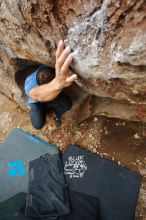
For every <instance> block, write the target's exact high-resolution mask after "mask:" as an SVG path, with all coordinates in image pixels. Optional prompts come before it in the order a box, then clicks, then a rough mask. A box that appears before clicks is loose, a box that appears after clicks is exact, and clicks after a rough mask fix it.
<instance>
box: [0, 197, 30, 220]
mask: <svg viewBox="0 0 146 220" xmlns="http://www.w3.org/2000/svg"><path fill="white" fill-rule="evenodd" d="M25 198H26V194H25V193H18V194H17V195H15V196H13V197H11V198H9V199H7V200H5V201H4V202H2V203H0V219H1V220H32V218H27V217H25V216H24V212H23V211H22V207H23V205H24V203H25Z"/></svg>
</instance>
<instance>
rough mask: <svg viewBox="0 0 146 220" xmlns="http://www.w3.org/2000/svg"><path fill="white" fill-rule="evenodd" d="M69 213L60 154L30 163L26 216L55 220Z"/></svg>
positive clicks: (46, 156)
mask: <svg viewBox="0 0 146 220" xmlns="http://www.w3.org/2000/svg"><path fill="white" fill-rule="evenodd" d="M69 213H70V204H69V196H68V190H67V185H66V182H65V179H64V173H63V168H62V164H61V160H60V154H54V155H49V154H46V155H43V156H41V157H39V158H38V159H35V160H33V161H31V162H30V163H29V187H28V194H27V197H26V207H25V214H26V216H30V217H40V219H42V220H49V219H50V220H51V219H53V220H55V219H57V217H58V216H63V215H66V214H69Z"/></svg>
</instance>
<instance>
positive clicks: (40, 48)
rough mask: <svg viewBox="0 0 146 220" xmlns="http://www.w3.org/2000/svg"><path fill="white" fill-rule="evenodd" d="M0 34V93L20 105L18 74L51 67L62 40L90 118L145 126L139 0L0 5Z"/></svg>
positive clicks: (6, 1) (145, 29)
mask: <svg viewBox="0 0 146 220" xmlns="http://www.w3.org/2000/svg"><path fill="white" fill-rule="evenodd" d="M0 30H1V31H0V63H1V68H0V69H1V70H0V90H1V92H3V93H4V94H6V95H7V96H9V97H10V98H12V99H14V100H15V101H16V102H18V103H19V104H21V105H22V106H24V104H25V103H24V99H22V97H21V96H22V91H21V89H22V87H21V89H20V86H19V87H18V84H19V83H20V82H18V81H19V80H20V81H21V79H23V78H24V71H21V70H23V69H24V68H25V72H27V70H26V68H27V67H29V66H31V65H34V64H39V63H44V64H47V65H49V66H54V64H55V57H54V55H55V50H56V45H57V43H58V41H59V39H61V38H62V39H64V40H65V44H66V45H70V46H71V48H72V54H73V56H74V63H73V64H72V66H71V70H72V71H73V72H76V73H77V74H78V75H79V79H78V85H79V86H81V87H82V88H83V89H84V90H85V91H86V92H87V93H89V95H93V97H92V98H91V101H90V105H91V109H92V112H91V114H93V115H96V114H97V115H98V114H102V115H106V116H109V117H120V118H123V119H130V120H141V121H145V122H146V1H145V0H139V1H137V0H128V1H124V0H104V1H100V0H75V1H71V0H69V1H61V0H58V1H56V0H55V1H54V0H29V1H28V0H18V1H15V0H11V1H10V0H0ZM16 73H19V80H18V81H17V83H16V81H15V78H16V77H15V74H16ZM98 101H99V102H98ZM88 116H89V115H88Z"/></svg>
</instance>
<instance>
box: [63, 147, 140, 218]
mask: <svg viewBox="0 0 146 220" xmlns="http://www.w3.org/2000/svg"><path fill="white" fill-rule="evenodd" d="M62 161H63V166H64V173H65V178H66V181H67V183H68V186H69V189H70V190H73V191H76V192H80V193H83V194H86V195H91V196H95V197H97V198H98V199H99V216H100V217H99V219H100V220H133V219H134V215H135V208H136V203H137V197H138V192H139V188H140V176H139V175H138V174H137V173H135V172H132V171H130V170H128V169H125V168H122V167H121V166H119V165H117V164H115V163H113V162H111V161H107V160H104V159H101V158H100V157H98V156H95V155H93V154H91V153H89V152H87V151H85V150H83V149H81V148H79V147H76V146H73V145H70V146H69V147H68V148H67V149H66V150H65V152H64V154H63V155H62Z"/></svg>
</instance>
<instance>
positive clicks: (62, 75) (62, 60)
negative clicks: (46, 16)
mask: <svg viewBox="0 0 146 220" xmlns="http://www.w3.org/2000/svg"><path fill="white" fill-rule="evenodd" d="M72 59H73V57H72V55H71V54H70V46H67V47H66V48H65V49H64V43H63V40H60V41H59V44H58V47H57V51H56V65H55V69H56V77H55V80H56V83H57V85H58V86H59V88H60V89H63V88H65V87H68V86H70V85H71V84H72V83H73V82H74V80H76V79H77V75H76V74H73V75H69V74H68V73H67V71H68V68H69V66H70V64H71V62H72Z"/></svg>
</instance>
